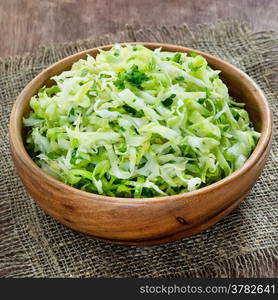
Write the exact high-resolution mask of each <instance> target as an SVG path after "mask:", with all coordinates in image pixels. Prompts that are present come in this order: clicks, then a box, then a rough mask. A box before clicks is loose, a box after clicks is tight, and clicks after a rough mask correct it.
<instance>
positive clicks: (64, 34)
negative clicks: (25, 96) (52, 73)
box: [0, 0, 278, 56]
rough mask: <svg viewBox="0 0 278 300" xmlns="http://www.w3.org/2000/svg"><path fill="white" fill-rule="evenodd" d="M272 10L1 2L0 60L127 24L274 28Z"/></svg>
mask: <svg viewBox="0 0 278 300" xmlns="http://www.w3.org/2000/svg"><path fill="white" fill-rule="evenodd" d="M277 11H278V1H277V0H245V1H242V0H233V1H231V0H192V1H191V0H190V1H189V0H188V1H186V0H172V1H165V0H139V1H138V0H136V1H135V0H130V1H129V0H113V1H112V0H111V1H110V0H95V1H90V0H44V1H37V0H0V56H7V55H15V54H22V53H24V52H26V51H32V50H34V49H35V48H37V47H38V46H39V45H40V44H46V43H50V42H52V41H53V42H64V41H70V40H76V39H83V38H87V37H90V36H95V35H101V34H103V33H106V32H115V31H116V30H118V29H120V28H123V27H124V25H125V24H126V23H130V24H137V25H139V24H145V25H147V26H153V25H154V26H155V25H161V24H166V25H172V24H182V23H184V22H186V23H188V24H189V25H193V24H197V23H203V22H213V21H215V20H217V19H219V18H224V19H231V18H238V19H242V20H245V21H247V22H248V23H249V24H250V27H251V28H252V29H254V30H256V31H261V30H269V29H274V30H277V29H278V19H277Z"/></svg>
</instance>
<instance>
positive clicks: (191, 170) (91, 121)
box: [23, 45, 260, 198]
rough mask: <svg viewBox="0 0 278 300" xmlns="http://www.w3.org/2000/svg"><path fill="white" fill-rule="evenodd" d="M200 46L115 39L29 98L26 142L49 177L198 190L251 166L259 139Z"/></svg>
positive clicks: (113, 188)
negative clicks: (176, 49) (190, 48)
mask: <svg viewBox="0 0 278 300" xmlns="http://www.w3.org/2000/svg"><path fill="white" fill-rule="evenodd" d="M219 73H220V71H217V70H213V69H211V68H210V67H209V66H208V64H207V61H206V60H205V58H204V57H202V56H201V55H197V54H196V53H190V54H188V55H187V54H185V53H173V52H164V51H161V49H155V50H154V51H152V50H150V49H148V48H145V47H144V46H142V45H135V46H133V45H127V46H125V47H122V46H120V45H115V46H114V47H113V48H112V49H111V50H109V51H102V50H100V53H99V54H98V55H97V56H96V58H93V57H92V56H89V55H88V56H87V59H86V60H83V59H81V60H79V61H78V62H76V63H74V64H73V66H72V68H71V70H69V71H64V72H62V73H61V74H60V75H57V76H54V77H53V78H52V79H53V80H54V81H55V82H56V84H55V85H53V86H51V87H43V88H41V89H40V90H39V92H38V95H36V96H34V97H32V99H31V100H30V106H31V108H32V111H31V113H30V115H29V116H28V118H24V119H23V123H24V125H25V126H27V127H28V134H27V138H26V148H27V150H28V152H29V154H30V155H31V157H32V159H33V160H34V161H35V162H36V163H37V164H38V165H39V166H40V167H41V168H42V169H43V170H44V171H45V172H47V173H48V174H50V175H51V176H53V177H55V178H56V179H58V180H60V181H62V182H64V183H66V184H69V185H71V186H73V187H76V188H78V189H81V190H84V191H88V192H92V193H97V194H102V195H108V196H117V197H133V198H140V197H153V196H164V195H173V194H178V193H184V192H188V191H193V190H195V189H198V188H200V187H204V186H207V185H209V184H211V183H213V182H216V181H218V180H220V179H222V178H224V177H226V176H228V175H230V174H231V173H232V172H234V171H235V170H236V169H238V168H239V167H240V166H242V165H243V164H244V162H245V161H246V159H247V158H248V157H249V156H250V154H251V153H252V151H253V149H254V148H255V146H256V143H257V140H258V138H259V136H260V134H259V133H258V132H256V131H255V130H254V129H253V127H252V124H251V122H250V120H249V117H248V113H247V111H246V110H244V109H243V106H244V104H242V103H238V102H236V101H235V100H233V99H232V98H231V97H230V96H229V93H228V89H227V87H226V85H225V84H224V83H223V82H222V81H221V79H220V78H219V76H218V74H219Z"/></svg>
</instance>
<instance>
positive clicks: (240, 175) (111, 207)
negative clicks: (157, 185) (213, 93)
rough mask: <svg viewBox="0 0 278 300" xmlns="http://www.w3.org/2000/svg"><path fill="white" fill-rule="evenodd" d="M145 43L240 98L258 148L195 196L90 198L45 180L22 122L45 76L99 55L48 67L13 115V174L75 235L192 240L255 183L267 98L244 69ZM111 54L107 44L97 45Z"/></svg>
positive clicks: (264, 153) (266, 146)
mask: <svg viewBox="0 0 278 300" xmlns="http://www.w3.org/2000/svg"><path fill="white" fill-rule="evenodd" d="M132 44H143V45H145V46H146V47H148V48H150V49H155V48H159V47H161V48H162V50H164V51H174V52H177V51H179V52H196V53H200V54H202V55H203V56H204V57H205V58H206V59H207V61H208V63H209V65H210V66H211V67H212V68H215V69H219V70H221V71H222V72H221V78H222V79H223V81H224V82H225V83H226V85H227V86H228V88H229V92H230V94H231V95H233V96H234V97H235V98H236V99H237V100H240V101H242V102H245V103H246V109H247V110H248V112H249V114H250V117H251V121H252V122H253V124H254V126H255V128H256V130H258V131H260V132H261V137H260V139H259V142H258V144H257V146H256V148H255V150H254V152H253V153H252V155H251V156H250V158H249V159H248V160H247V161H246V163H245V164H244V165H243V166H242V167H241V168H240V169H238V170H237V171H236V172H234V173H233V174H231V175H230V176H228V177H226V178H224V179H222V180H220V181H218V182H216V183H213V184H211V185H209V186H207V187H204V188H201V189H199V190H196V191H193V192H188V193H185V194H179V195H174V196H166V197H157V198H143V199H130V198H116V197H107V196H102V195H96V194H91V193H87V192H84V191H81V190H78V189H75V188H73V187H70V186H68V185H66V184H64V183H61V182H59V181H57V180H55V179H54V178H52V177H50V176H48V175H47V174H45V173H44V172H43V171H42V170H41V169H40V168H39V167H38V166H37V165H36V164H35V163H34V162H33V161H32V159H31V158H30V156H29V155H28V153H27V152H26V150H25V147H24V137H23V131H22V117H23V116H24V115H26V114H28V112H29V111H30V108H29V101H30V98H31V97H32V96H33V95H35V94H36V93H37V91H38V89H39V88H41V87H42V86H43V85H51V81H50V77H52V76H54V75H56V74H59V73H61V72H62V71H64V70H66V69H69V68H70V67H71V65H72V64H73V63H74V62H75V61H77V60H79V59H81V58H85V57H86V55H87V54H90V55H92V56H96V54H97V53H98V49H97V48H94V49H89V50H86V51H83V52H80V53H77V54H75V55H73V56H70V57H68V58H65V59H63V60H62V61H60V62H58V63H56V64H54V65H52V66H50V67H49V68H48V69H46V70H45V71H43V72H42V73H40V74H39V75H38V76H37V77H36V78H35V79H33V80H32V81H31V82H30V83H29V84H28V85H27V86H26V88H25V89H24V90H23V91H22V93H21V94H20V95H19V96H18V98H17V100H16V102H15V104H14V107H13V110H12V113H11V117H10V132H9V134H10V145H11V151H12V157H13V160H14V164H15V167H16V169H17V172H18V174H19V176H20V178H21V180H22V182H23V183H24V185H25V187H26V189H27V190H28V191H29V193H30V195H31V196H32V197H33V199H34V200H35V201H36V202H37V203H38V204H39V205H40V206H41V207H42V208H43V209H44V210H45V211H46V212H47V213H48V214H49V215H51V216H52V217H54V218H55V219H56V220H58V221H60V222H61V223H63V224H65V225H67V226H69V227H71V228H72V229H75V230H77V231H80V232H83V233H85V234H88V235H90V236H92V237H95V238H97V239H101V240H105V241H109V242H113V243H120V244H127V245H151V244H159V243H165V242H171V241H174V240H177V239H181V238H183V237H185V236H190V235H193V234H196V233H198V232H200V231H202V230H204V229H206V228H208V227H210V226H212V225H213V224H215V223H216V222H218V221H219V220H221V219H222V218H223V217H224V216H226V215H227V214H229V213H230V212H231V211H232V210H234V209H235V208H236V207H237V206H238V205H239V204H240V202H241V201H242V200H243V199H244V198H245V196H246V195H247V194H248V192H249V190H250V189H251V188H252V186H253V185H254V184H255V182H256V180H257V178H258V176H259V175H260V174H261V171H262V169H263V167H264V165H265V162H266V160H267V157H268V155H269V151H270V146H271V135H272V117H271V112H270V109H269V106H268V104H267V101H266V99H265V96H264V94H263V93H262V91H261V90H260V89H259V87H258V86H257V85H256V84H255V83H254V82H253V81H252V80H251V79H250V78H249V77H248V76H247V75H246V74H244V73H243V72H242V71H240V70H238V69H237V68H235V67H234V66H232V65H230V64H228V63H226V62H224V61H223V60H221V59H219V58H216V57H213V56H211V55H209V54H207V53H203V52H200V51H197V50H194V49H190V48H185V47H180V46H174V45H168V44H157V43H132ZM100 48H101V49H103V50H108V49H110V48H111V45H109V46H104V47H100Z"/></svg>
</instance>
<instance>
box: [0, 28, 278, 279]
mask: <svg viewBox="0 0 278 300" xmlns="http://www.w3.org/2000/svg"><path fill="white" fill-rule="evenodd" d="M124 41H159V42H166V43H174V44H179V45H184V46H188V47H193V48H196V49H201V50H204V51H207V52H209V53H211V54H214V55H216V56H218V57H221V58H223V59H224V60H227V61H229V62H231V63H232V64H234V65H236V66H237V67H239V68H240V69H241V70H243V71H245V72H246V73H247V74H249V75H250V76H251V77H252V78H253V79H254V80H255V81H256V82H257V83H258V84H259V86H260V87H261V88H262V89H263V91H264V92H265V94H266V96H267V99H268V101H269V103H270V105H271V107H272V110H273V116H274V124H275V126H274V138H273V147H272V151H271V154H270V158H269V160H268V163H267V165H266V167H265V169H264V171H263V174H262V176H261V177H260V178H259V180H258V181H257V184H256V185H255V186H254V188H253V189H252V191H251V193H250V195H249V196H248V197H247V199H246V200H245V201H244V202H243V203H242V204H241V205H240V207H239V208H238V209H237V210H236V211H234V212H233V213H231V214H230V215H229V216H227V217H226V218H224V219H223V220H222V221H220V222H219V223H218V224H216V225H215V226H213V227H212V228H210V229H208V230H206V231H205V232H203V233H200V234H198V235H195V236H193V237H190V238H186V239H183V240H181V241H178V242H175V243H171V244H165V245H160V246H153V247H135V246H132V247H125V246H118V245H112V244H108V243H103V242H99V241H95V240H92V239H91V238H89V237H86V236H84V235H82V234H80V233H77V232H74V231H72V230H71V229H69V228H67V227H65V226H63V225H61V224H59V223H57V222H56V221H55V220H53V219H52V218H50V217H49V216H48V215H46V214H45V213H44V212H43V211H42V210H41V209H40V208H39V207H38V206H37V205H36V204H35V203H34V202H33V200H32V199H31V197H30V196H29V195H28V194H27V192H26V191H25V189H24V187H23V185H22V183H21V182H20V180H19V178H18V176H17V175H16V173H15V171H14V167H13V163H12V160H11V156H10V150H9V145H8V134H7V131H8V129H7V128H8V120H9V114H10V111H11V107H12V104H13V102H14V101H15V98H16V96H17V95H18V94H19V93H20V91H21V90H22V89H23V87H24V86H25V85H26V84H27V83H28V82H29V81H30V80H31V79H32V78H33V77H34V76H35V75H37V74H38V73H39V72H40V71H42V70H43V69H44V68H46V67H47V66H48V65H50V64H52V63H54V62H56V61H58V60H60V59H62V58H63V57H65V56H68V55H71V54H73V53H76V52H78V51H81V50H83V49H87V48H91V47H94V46H98V45H102V44H109V43H114V42H124ZM277 45H278V40H277V38H276V37H275V35H274V33H273V32H258V33H252V32H251V31H250V30H249V29H248V28H247V26H245V25H244V24H240V23H238V22H221V23H217V24H216V25H202V26H197V27H195V28H194V30H189V29H188V27H187V26H181V27H178V28H176V27H171V28H165V27H161V28H159V29H158V28H156V29H147V28H143V29H142V28H141V29H136V30H135V29H133V28H132V27H130V26H127V27H126V28H124V29H123V31H122V32H119V33H117V34H113V35H106V36H104V37H102V38H101V39H95V38H92V39H89V40H85V41H78V42H74V43H67V44H63V45H50V46H47V47H42V48H40V49H38V50H36V51H34V53H33V54H27V55H25V56H23V57H15V58H5V59H3V60H0V102H1V111H0V126H1V131H0V133H1V154H0V155H1V161H0V163H1V164H0V173H1V174H0V180H1V181H0V205H1V206H0V226H1V228H0V276H2V277H277V274H278V273H277V256H278V255H277V254H278V251H277V240H278V239H277V211H278V205H277V200H278V199H277V198H278V185H277V182H278V180H277V179H278V178H277V174H278V135H277V125H278V116H277V114H278V102H277V99H276V96H275V92H277V86H276V88H275V86H274V77H275V76H274V72H275V68H276V70H277V62H278V54H277ZM275 64H276V65H275Z"/></svg>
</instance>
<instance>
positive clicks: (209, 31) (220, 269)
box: [0, 21, 278, 277]
mask: <svg viewBox="0 0 278 300" xmlns="http://www.w3.org/2000/svg"><path fill="white" fill-rule="evenodd" d="M235 33H236V35H237V36H238V35H242V38H245V37H248V39H249V40H252V41H253V51H254V52H257V53H260V54H261V55H262V56H263V57H264V59H265V66H264V70H263V72H262V77H263V78H264V80H265V83H266V86H267V89H268V90H269V91H271V90H272V91H273V90H275V88H276V87H277V76H275V73H276V72H277V70H278V51H277V50H278V49H277V47H278V39H277V36H276V35H275V33H274V32H272V31H269V32H266V31H264V32H257V33H252V32H251V31H250V30H249V29H248V27H247V26H246V24H244V23H241V22H238V21H233V22H219V23H217V24H203V25H197V26H196V27H195V28H194V29H193V30H191V29H190V28H189V27H188V26H187V25H186V24H184V25H182V26H173V27H170V28H169V27H166V26H161V27H159V28H141V29H133V27H132V26H130V25H126V27H125V28H124V29H123V30H122V31H120V32H118V33H116V34H106V35H103V36H102V37H100V38H92V39H91V38H89V39H86V40H80V41H75V42H70V43H60V44H54V45H46V46H41V47H39V48H38V49H37V50H36V51H35V52H34V53H32V54H30V53H27V54H25V55H22V56H15V57H6V58H4V59H1V58H0V72H1V73H4V74H9V73H13V72H16V71H20V70H28V69H29V68H32V66H33V65H42V66H44V65H45V66H48V65H49V57H52V56H53V57H54V58H55V61H57V60H59V59H62V58H64V57H65V56H68V55H72V54H73V53H76V52H79V51H81V50H84V49H86V48H92V47H96V46H101V45H106V44H112V43H115V42H136V41H148V42H164V43H175V44H181V45H184V41H185V40H187V41H188V40H190V41H191V42H192V44H194V41H195V42H197V41H200V40H202V39H204V38H208V37H209V38H210V39H211V40H214V39H215V41H217V42H221V39H223V40H224V39H226V38H227V37H230V38H232V37H233V35H234V34H235ZM173 41H175V42H173ZM53 62H54V61H53ZM274 93H275V94H277V92H274ZM273 95H274V94H273ZM2 133H3V130H2V128H1V139H0V145H1V143H2V141H3V139H2V137H3V136H2ZM4 193H8V191H4ZM10 205H11V204H9V203H7V202H6V201H5V198H4V197H3V198H1V201H0V224H1V239H2V240H1V245H0V258H1V257H9V259H7V260H6V262H4V263H2V260H0V277H17V275H16V274H18V270H19V269H21V268H22V272H24V270H25V272H26V274H31V273H32V271H31V270H32V269H33V268H34V267H35V268H36V271H37V273H40V272H39V266H37V265H36V266H33V265H32V261H28V262H27V261H25V258H24V253H22V250H21V251H18V250H17V249H23V248H24V247H22V243H21V241H20V236H18V235H17V233H16V232H15V233H14V235H17V236H18V238H17V240H15V239H14V242H13V243H12V244H7V243H5V240H8V238H9V234H10V231H11V230H13V231H14V230H15V226H14V222H13V217H12V215H11V214H10V212H11V208H10ZM3 245H4V246H3ZM19 245H21V246H20V247H19ZM15 258H16V259H15ZM15 261H18V262H19V263H18V265H16V264H13V265H11V262H15ZM277 262H278V249H277V247H269V248H264V249H259V250H255V251H253V252H249V253H246V254H241V255H238V256H235V257H233V258H231V259H228V260H225V261H221V262H220V263H219V264H218V263H213V264H208V265H206V266H204V267H203V269H202V270H187V271H186V272H184V273H183V274H179V275H178V276H179V277H180V276H181V275H182V276H184V277H277V276H278V273H277V269H278V268H277V267H278V263H277ZM27 269H29V270H30V271H31V272H30V273H29V272H28V271H27ZM266 270H267V273H266ZM42 273H43V272H42ZM38 277H43V275H42V276H40V275H39V274H38ZM167 277H169V275H168V276H167ZM170 277H175V276H174V275H173V276H170Z"/></svg>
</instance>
